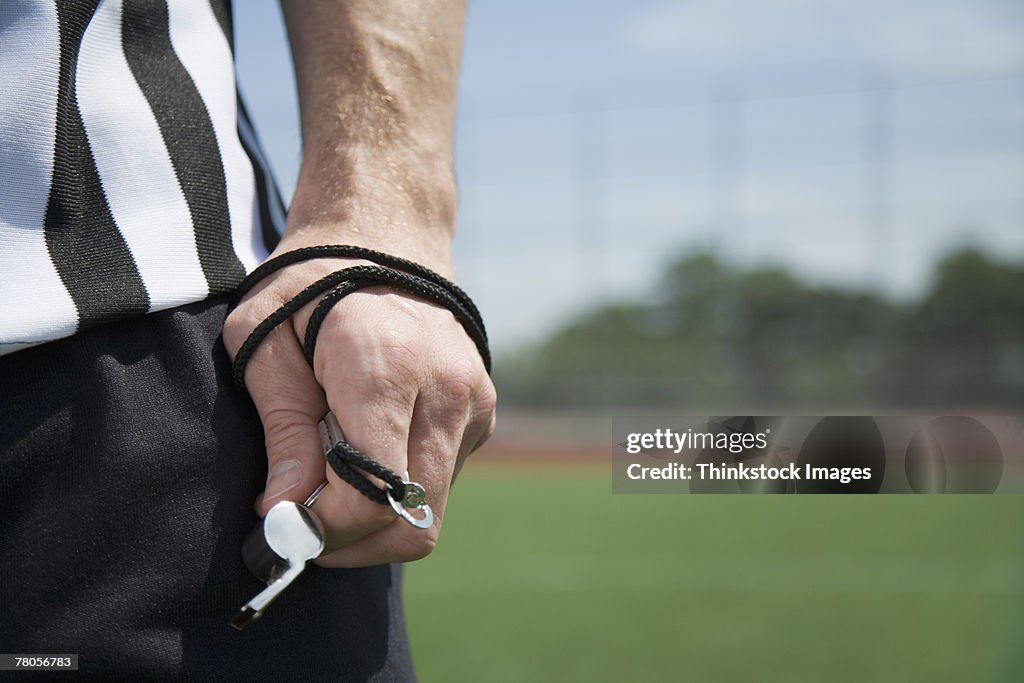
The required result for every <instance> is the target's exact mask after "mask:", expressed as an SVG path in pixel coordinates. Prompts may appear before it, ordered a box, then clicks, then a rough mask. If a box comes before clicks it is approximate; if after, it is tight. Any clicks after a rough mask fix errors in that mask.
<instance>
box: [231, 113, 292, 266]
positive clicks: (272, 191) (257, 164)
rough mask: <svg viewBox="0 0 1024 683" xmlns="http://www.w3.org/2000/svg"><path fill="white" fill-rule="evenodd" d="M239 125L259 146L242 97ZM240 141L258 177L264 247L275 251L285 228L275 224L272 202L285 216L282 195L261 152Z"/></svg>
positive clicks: (257, 188) (258, 197)
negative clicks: (264, 163)
mask: <svg viewBox="0 0 1024 683" xmlns="http://www.w3.org/2000/svg"><path fill="white" fill-rule="evenodd" d="M238 125H239V126H242V125H245V126H246V127H247V128H248V129H249V132H250V133H252V137H253V139H254V140H255V144H257V145H259V141H258V140H256V129H255V128H253V125H252V119H250V118H249V112H248V110H246V108H245V104H244V103H243V102H242V98H241V97H238ZM238 139H239V140H241V141H242V147H243V149H245V153H246V154H247V155H249V162H250V163H251V164H252V171H253V174H254V175H255V176H256V197H257V199H258V201H259V208H260V231H261V234H262V235H263V245H264V246H265V247H266V248H267V251H273V250H274V248H275V247H276V246H277V243H278V242H280V241H281V232H280V231H281V230H282V229H283V228H284V226H279V225H275V224H274V214H273V213H271V211H270V202H276V203H277V206H278V207H280V214H279V215H281V216H283V215H285V209H284V202H282V201H281V194H280V193H279V192H278V191H277V183H276V182H274V178H273V176H271V175H269V169H268V170H265V169H264V166H263V158H262V154H261V153H260V151H259V150H256V149H251V148H250V147H249V143H248V142H246V136H244V135H241V134H240V135H239V136H238Z"/></svg>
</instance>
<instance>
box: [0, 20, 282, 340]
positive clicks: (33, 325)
mask: <svg viewBox="0 0 1024 683" xmlns="http://www.w3.org/2000/svg"><path fill="white" fill-rule="evenodd" d="M0 193H2V194H0V268H2V272H3V275H2V277H0V353H9V352H12V351H16V350H18V349H20V348H24V347H26V346H31V345H34V344H38V343H42V342H45V341H49V340H52V339H57V338H60V337H64V336H68V335H70V334H73V333H75V332H76V331H78V330H81V329H85V328H88V327H90V326H93V325H98V324H101V323H104V322H107V321H110V320H116V319H121V318H125V317H129V316H132V315H139V314H144V313H147V312H150V311H157V310H163V309H166V308H170V307H173V306H178V305H182V304H185V303H190V302H193V301H199V300H202V299H204V298H206V297H207V296H209V295H211V294H219V293H223V292H227V291H230V290H231V289H233V288H234V287H235V286H236V285H237V284H238V282H239V281H240V280H241V279H242V278H243V277H244V275H245V273H246V272H248V271H250V270H252V269H253V268H255V266H256V265H258V263H259V262H260V261H262V260H263V259H264V258H265V257H266V255H267V252H268V247H272V246H273V244H274V243H275V242H276V239H277V236H278V235H279V234H280V233H281V231H282V229H283V221H284V209H283V204H282V202H281V200H280V196H279V195H278V193H277V190H276V188H275V187H274V183H273V180H272V176H271V174H270V170H269V167H268V165H267V163H266V160H265V157H264V155H263V153H262V151H261V150H260V149H259V145H258V142H257V141H256V138H255V133H254V131H253V129H252V126H251V123H250V122H249V119H248V117H247V116H246V114H245V112H244V109H243V108H242V107H241V106H240V100H239V99H238V98H237V95H236V87H235V78H234V64H233V57H232V49H231V27H230V9H229V7H228V5H227V0H212V2H211V0H173V1H171V2H166V1H165V0H79V1H75V2H49V3H47V2H32V1H30V0H4V1H3V2H0Z"/></svg>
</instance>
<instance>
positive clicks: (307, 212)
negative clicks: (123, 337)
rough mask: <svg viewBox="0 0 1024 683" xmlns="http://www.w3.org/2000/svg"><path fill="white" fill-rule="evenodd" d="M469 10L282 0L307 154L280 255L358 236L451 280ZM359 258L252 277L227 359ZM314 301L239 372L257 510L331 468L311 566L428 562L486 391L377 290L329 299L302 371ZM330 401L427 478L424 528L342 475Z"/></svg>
mask: <svg viewBox="0 0 1024 683" xmlns="http://www.w3.org/2000/svg"><path fill="white" fill-rule="evenodd" d="M463 4H464V3H463V1H462V0H437V1H436V2H430V3H421V2H408V0H333V1H332V0H316V1H313V0H308V1H307V0H283V2H282V7H283V9H284V15H285V21H286V22H287V24H288V34H289V39H290V42H291V47H292V56H293V59H294V62H295V73H296V83H297V85H298V91H299V106H300V111H301V120H302V143H303V159H302V167H301V169H300V172H299V179H298V183H297V186H296V190H295V195H294V197H293V198H292V203H291V208H290V210H289V214H288V229H287V231H286V233H285V236H284V238H283V239H282V242H281V244H280V245H279V247H278V248H277V250H276V252H275V254H277V253H283V252H286V251H291V250H294V249H296V248H299V247H304V246H311V245H320V244H352V245H358V246H363V247H369V248H371V249H376V250H378V251H383V252H387V253H391V254H394V255H395V256H401V257H404V258H407V259H409V260H411V261H415V262H417V263H420V264H422V265H424V266H426V267H427V268H430V269H431V270H434V271H436V272H438V273H440V274H441V275H444V276H446V277H451V239H452V232H453V230H454V223H455V182H454V178H453V173H452V158H451V156H452V155H451V149H452V127H453V125H454V119H455V92H456V83H457V79H458V64H459V52H460V46H461V39H462V26H463V16H464V9H465V8H464V6H463ZM358 264H359V262H357V261H347V262H346V261H342V260H327V259H324V260H317V261H310V262H306V263H300V264H295V265H292V266H289V267H287V268H285V269H284V270H282V271H280V272H278V273H275V274H274V275H272V276H270V277H268V278H267V279H265V280H264V281H262V282H261V283H260V284H259V285H258V286H257V287H256V288H254V290H253V291H252V292H250V293H249V295H248V296H247V297H246V298H245V300H244V301H243V302H242V304H241V305H239V307H238V308H237V309H235V311H233V312H232V314H231V315H230V316H229V317H228V320H227V322H226V323H225V326H224V342H225V345H226V346H227V348H228V351H229V352H230V353H231V355H232V356H234V354H235V353H236V352H237V350H238V348H239V346H240V345H241V344H242V342H243V341H244V340H245V338H246V337H247V336H248V334H249V332H250V331H251V330H252V328H253V327H255V326H256V325H257V324H258V323H259V322H260V321H262V320H263V319H264V318H265V317H266V316H267V315H269V314H270V313H272V312H273V311H274V310H276V309H277V308H278V307H279V306H280V305H281V304H283V303H284V302H286V301H288V300H289V299H291V298H292V297H293V296H294V295H295V294H296V293H298V292H299V291H300V290H302V289H303V288H304V287H306V286H307V285H309V284H311V283H313V282H314V281H316V280H317V279H319V278H320V277H321V276H323V275H326V274H327V273H329V272H332V271H334V270H338V269H339V268H342V267H345V266H348V265H358ZM315 304H316V302H313V303H311V304H309V305H308V306H306V308H305V309H304V310H302V311H301V312H300V313H299V314H297V315H296V316H294V317H293V318H292V320H291V321H290V322H289V323H286V324H284V325H281V326H280V327H279V328H278V329H277V330H275V331H274V332H273V333H271V334H270V335H269V336H268V337H267V339H266V340H265V341H264V342H263V344H262V345H261V346H260V348H259V349H258V350H257V351H256V353H255V354H254V355H253V356H252V358H251V359H250V361H249V364H248V367H247V369H246V374H245V382H246V387H247V388H248V390H249V393H250V394H251V395H252V398H253V400H254V401H255V403H256V407H257V409H258V410H259V414H260V417H261V418H262V420H263V426H264V430H265V432H266V442H267V452H268V457H269V468H270V470H269V471H270V476H269V478H268V481H267V490H266V491H265V492H264V495H263V496H262V497H261V499H260V500H259V501H257V507H258V510H259V511H260V513H261V514H262V513H265V512H266V510H268V509H269V507H270V506H271V505H272V504H273V503H274V502H275V501H277V500H280V499H288V500H292V501H296V502H302V501H303V500H305V498H306V497H307V496H308V495H309V494H310V492H312V490H313V489H314V488H315V487H316V486H317V485H318V484H319V483H320V482H322V481H323V480H324V478H325V477H326V478H327V479H328V480H329V481H330V484H331V485H330V486H329V487H328V488H327V489H325V491H324V492H323V494H321V496H320V498H319V499H318V500H317V503H316V507H315V509H316V512H317V514H318V515H319V516H320V518H321V519H322V520H323V522H324V525H325V527H326V531H327V539H326V541H327V550H328V552H327V553H326V554H325V555H324V556H322V557H321V558H320V559H319V560H318V562H319V563H320V564H321V565H324V566H333V567H355V566H364V565H371V564H378V563H382V562H393V561H407V560H414V559H417V558H420V557H423V556H424V555H426V554H427V553H429V552H430V550H431V549H432V548H433V546H434V543H435V542H436V540H437V535H438V531H439V527H440V523H441V519H442V518H443V516H444V509H445V502H446V500H447V498H448V488H449V486H450V485H451V483H452V480H453V479H454V477H455V474H456V473H457V472H458V469H459V467H460V466H461V464H462V462H463V460H464V459H465V458H466V456H467V455H468V454H469V453H470V452H471V451H472V450H473V449H474V448H476V447H477V446H479V445H480V443H482V442H483V440H484V439H486V438H487V436H488V435H489V434H490V432H491V430H492V429H493V424H494V404H495V394H494V386H493V385H492V384H491V381H490V379H489V378H488V376H487V373H486V372H485V371H484V367H483V361H482V360H481V358H480V355H479V353H478V352H477V349H476V347H475V346H474V344H473V342H472V341H471V340H470V338H469V336H468V335H467V334H466V333H465V331H464V330H463V329H462V327H461V326H460V325H459V323H458V322H457V321H456V320H455V318H454V316H453V315H452V314H451V313H450V312H449V311H448V310H446V309H444V308H441V307H439V306H436V305H434V304H432V303H428V302H426V301H423V300H420V299H417V298H416V297H412V296H409V295H406V294H402V293H397V292H394V291H392V290H389V289H388V288H386V287H375V288H370V289H366V290H361V291H359V292H356V293H354V294H352V295H350V296H347V297H345V298H344V299H343V300H342V301H341V302H340V303H338V304H337V305H336V306H334V308H333V309H332V310H331V312H330V313H329V314H328V316H327V318H326V319H325V321H324V324H323V326H322V327H321V330H320V334H319V337H318V340H317V345H316V355H315V359H314V360H315V362H314V368H312V369H311V368H310V367H309V366H308V365H307V363H306V361H305V359H304V357H303V354H302V348H301V342H300V340H301V339H302V337H303V335H304V334H305V329H306V322H307V320H308V318H309V316H310V314H311V313H312V310H313V308H314V307H315ZM328 408H330V410H331V411H333V412H334V414H335V416H336V417H337V418H338V421H339V423H340V424H341V428H342V430H344V432H345V437H346V440H347V441H348V442H349V443H351V444H352V445H353V446H354V447H355V448H357V449H359V450H360V451H362V452H364V453H366V454H367V455H369V456H370V457H372V458H374V459H376V460H378V461H379V462H381V463H382V464H384V465H386V466H388V467H390V468H391V469H392V470H394V471H396V472H400V473H401V472H404V471H405V470H408V471H409V475H410V477H411V479H412V480H414V481H418V482H419V483H421V484H422V485H423V486H424V487H425V488H426V491H427V496H428V502H429V503H430V505H431V507H432V508H433V509H434V513H435V518H436V521H435V525H434V527H432V528H431V529H428V530H423V529H417V528H414V527H412V526H411V525H409V524H407V523H405V522H404V521H401V520H399V519H398V518H397V517H396V516H395V514H394V511H393V510H391V509H390V507H386V506H382V505H380V504H378V503H374V502H372V501H370V500H368V499H366V498H365V497H363V496H362V495H361V494H359V493H358V492H357V491H355V490H354V489H353V488H352V487H351V486H349V485H348V484H347V483H345V482H344V481H341V480H340V479H339V478H338V477H337V476H336V475H335V474H334V471H333V470H332V469H331V468H330V467H329V466H327V464H326V462H325V460H324V457H323V455H322V449H321V445H320V438H319V435H318V432H317V426H316V425H317V422H318V421H319V419H320V418H321V417H322V416H323V415H324V414H325V413H326V412H327V410H328ZM332 551H333V552H332Z"/></svg>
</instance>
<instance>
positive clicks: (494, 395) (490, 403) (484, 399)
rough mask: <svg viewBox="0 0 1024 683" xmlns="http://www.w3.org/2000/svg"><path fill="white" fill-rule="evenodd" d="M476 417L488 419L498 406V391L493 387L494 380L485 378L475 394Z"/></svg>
mask: <svg viewBox="0 0 1024 683" xmlns="http://www.w3.org/2000/svg"><path fill="white" fill-rule="evenodd" d="M475 405H476V410H475V413H476V417H477V418H484V419H490V416H491V415H492V414H493V413H494V411H495V410H497V408H498V391H497V389H495V388H494V382H492V381H491V380H490V378H488V379H487V381H486V382H484V383H483V385H482V386H481V387H480V389H479V392H478V393H477V396H476V401H475Z"/></svg>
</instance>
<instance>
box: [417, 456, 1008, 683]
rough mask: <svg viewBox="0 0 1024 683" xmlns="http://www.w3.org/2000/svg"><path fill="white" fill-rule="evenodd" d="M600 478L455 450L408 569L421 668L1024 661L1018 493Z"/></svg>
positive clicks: (961, 666)
mask: <svg viewBox="0 0 1024 683" xmlns="http://www.w3.org/2000/svg"><path fill="white" fill-rule="evenodd" d="M610 491H611V485H610V473H595V472H593V471H590V472H588V473H581V474H571V473H568V472H565V471H563V472H541V471H538V472H537V473H536V474H533V473H530V472H528V471H518V472H510V473H498V472H493V471H476V472H474V471H473V468H472V466H470V468H469V471H467V472H466V473H465V474H464V475H463V477H462V478H461V479H460V481H459V483H458V484H457V486H456V487H455V490H454V491H453V493H452V498H451V501H450V504H449V509H448V515H447V519H446V521H445V526H444V533H443V534H442V538H441V543H440V544H439V546H438V548H437V550H436V551H435V553H434V554H433V555H431V557H429V558H428V559H426V560H424V561H421V562H418V563H416V564H414V565H412V566H410V567H409V568H408V572H407V574H406V577H407V581H406V604H407V608H408V618H409V629H410V637H411V639H412V644H413V656H414V658H415V660H416V664H417V668H418V671H419V674H420V677H421V680H423V681H425V682H426V683H437V682H448V681H487V682H489V681H616V682H620V681H669V680H685V681H880V680H884V681H991V680H996V681H1019V680H1024V651H1022V650H1024V562H1022V559H1024V538H1022V537H1021V534H1020V533H1019V532H1018V528H1019V523H1020V520H1021V519H1022V518H1024V497H1022V496H1010V495H1005V496H985V497H981V496H977V497H976V496H920V497H914V496H863V497H855V496H849V497H840V496H831V497H826V496H785V497H784V496H725V495H721V496H686V495H665V496H655V495H632V496H626V495H615V496H613V495H612V494H611V492H610ZM1018 651H1022V652H1020V654H1017V653H1018Z"/></svg>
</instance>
